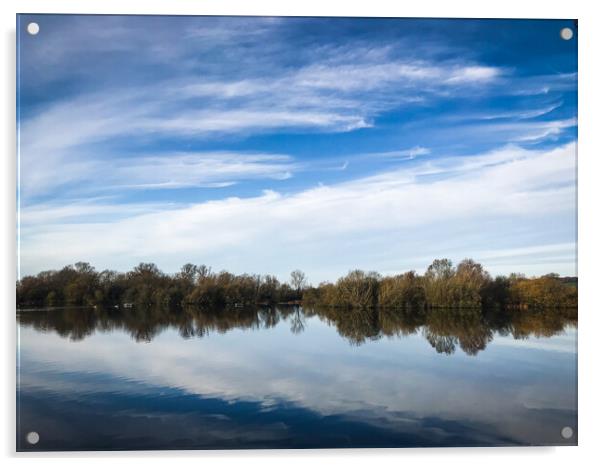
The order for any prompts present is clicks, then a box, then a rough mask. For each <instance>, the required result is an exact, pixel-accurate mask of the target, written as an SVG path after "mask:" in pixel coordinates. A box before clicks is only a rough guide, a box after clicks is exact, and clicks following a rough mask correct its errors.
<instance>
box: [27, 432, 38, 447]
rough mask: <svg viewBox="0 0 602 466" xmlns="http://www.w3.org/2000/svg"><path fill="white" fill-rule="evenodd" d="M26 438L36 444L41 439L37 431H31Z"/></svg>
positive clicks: (30, 442)
mask: <svg viewBox="0 0 602 466" xmlns="http://www.w3.org/2000/svg"><path fill="white" fill-rule="evenodd" d="M25 438H26V439H27V443H29V444H31V445H35V444H36V443H38V442H39V441H40V434H38V433H37V432H30V433H28V434H27V437H25Z"/></svg>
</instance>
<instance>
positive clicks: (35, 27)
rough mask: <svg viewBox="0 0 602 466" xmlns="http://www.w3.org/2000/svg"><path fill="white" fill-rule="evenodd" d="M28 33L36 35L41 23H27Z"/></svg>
mask: <svg viewBox="0 0 602 466" xmlns="http://www.w3.org/2000/svg"><path fill="white" fill-rule="evenodd" d="M27 32H28V34H30V35H32V36H35V35H36V34H37V33H38V32H40V25H39V24H38V23H29V24H28V25H27Z"/></svg>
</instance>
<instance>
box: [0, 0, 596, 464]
mask: <svg viewBox="0 0 602 466" xmlns="http://www.w3.org/2000/svg"><path fill="white" fill-rule="evenodd" d="M594 5H595V2H578V1H556V0H547V1H542V2H526V1H524V0H504V1H502V2H484V1H472V0H455V1H445V0H440V1H434V0H421V1H419V2H407V3H402V2H392V1H390V0H389V1H386V0H369V1H353V0H345V1H344V0H340V1H333V0H330V1H328V0H304V1H303V0H296V1H288V2H287V1H282V0H281V1H277V0H271V1H268V0H253V1H248V0H247V1H245V0H237V1H235V0H219V1H218V0H196V1H194V0H171V1H169V2H165V1H160V0H145V1H136V0H104V1H101V0H87V1H79V2H75V1H68V0H55V1H52V2H49V1H43V0H22V1H16V0H3V1H2V2H1V3H0V8H1V9H2V16H1V21H2V39H3V47H2V54H3V57H2V62H1V66H0V69H1V70H2V71H1V72H0V75H1V79H2V87H1V90H2V94H3V99H2V102H3V108H2V112H1V113H0V118H1V120H2V124H1V125H0V127H1V128H2V131H3V137H2V139H1V140H2V142H3V149H4V151H3V154H2V169H1V170H0V173H1V176H2V183H1V185H2V188H3V189H2V191H3V192H2V202H1V204H0V205H1V207H2V218H3V220H4V224H3V226H4V228H2V243H1V245H2V248H1V249H0V251H1V254H2V258H3V259H4V260H3V267H2V268H1V269H0V270H1V272H0V273H1V274H2V280H1V281H0V283H1V285H2V289H1V295H2V297H3V302H4V306H3V309H2V311H1V312H2V316H3V321H2V329H3V331H4V333H3V337H4V338H3V339H2V342H3V346H4V349H5V350H6V351H4V357H3V358H2V369H3V371H2V372H3V374H5V375H6V377H5V378H4V380H5V383H3V384H2V391H3V396H2V402H3V403H4V409H2V410H1V411H0V412H2V413H3V416H2V418H3V419H2V422H1V424H0V442H1V444H2V453H3V456H5V457H8V464H12V463H13V461H16V457H20V458H21V459H22V460H24V461H26V463H29V462H30V461H35V459H37V458H40V457H43V458H45V460H46V461H48V462H49V463H54V464H60V465H64V464H65V463H69V464H80V463H81V461H82V458H85V461H86V463H90V464H105V463H106V461H107V459H109V460H110V461H111V463H115V464H117V463H120V464H121V463H123V464H126V463H127V464H134V465H135V464H145V465H147V464H163V463H164V462H165V460H166V459H167V458H171V457H176V458H177V460H178V461H183V462H187V463H188V462H191V463H192V462H195V463H197V464H198V462H199V461H202V462H207V461H210V462H218V461H219V462H224V461H225V462H227V463H229V462H241V463H242V462H243V461H244V463H245V464H250V465H255V464H256V465H262V466H265V465H266V464H280V463H282V462H286V463H287V464H305V463H307V462H309V461H311V462H320V463H322V462H323V463H326V462H328V463H329V464H345V465H346V466H348V465H354V464H364V463H366V462H374V461H378V462H379V463H382V464H396V465H398V464H400V462H402V461H416V462H424V461H428V462H431V461H436V462H445V463H446V464H449V463H451V462H454V463H455V462H458V463H461V464H462V465H472V464H475V465H479V466H482V465H483V463H484V462H486V463H487V465H488V466H490V465H498V464H500V465H504V466H507V464H508V462H515V461H519V462H520V463H522V462H523V461H524V462H527V461H528V462H529V464H532V465H536V464H545V465H546V466H552V465H563V466H567V465H568V464H589V463H594V461H595V460H594V459H595V458H596V456H598V457H600V456H601V455H600V452H599V451H598V450H599V449H598V445H599V444H600V443H601V442H600V441H599V439H598V436H599V433H600V432H601V431H602V429H600V426H599V419H598V414H599V406H600V402H599V397H600V395H601V394H602V389H601V388H602V387H601V384H600V370H599V368H600V366H601V364H600V362H599V361H598V360H597V358H596V352H597V350H599V348H597V346H598V345H597V343H598V340H599V337H598V330H599V329H600V328H602V321H601V318H600V316H601V315H602V307H601V306H600V304H599V303H598V302H597V301H595V297H596V294H595V291H596V285H597V286H598V288H599V287H600V284H599V282H600V280H601V277H600V264H601V263H602V261H601V259H602V258H601V257H600V247H599V242H600V240H601V239H602V232H601V231H600V230H601V229H600V211H601V210H602V209H601V207H600V200H601V199H602V195H601V192H600V191H601V190H600V186H601V185H602V180H600V177H601V176H602V171H601V170H600V165H601V164H600V160H601V159H602V150H600V149H601V147H600V143H599V141H598V140H597V138H596V137H595V136H596V130H598V133H599V132H600V125H601V123H600V119H599V115H598V109H599V108H601V104H602V102H601V99H600V83H602V75H601V72H600V59H599V57H598V56H596V54H597V53H598V54H599V53H600V50H602V47H601V40H600V39H601V37H602V28H601V27H600V16H599V15H596V11H595V6H594ZM16 13H102V14H110V13H113V14H188V15H192V14H206V15H208V14H209V15H210V14H213V15H218V14H233V15H234V14H235V15H270V16H276V15H284V16H405V17H410V16H412V17H475V18H478V17H490V18H496V17H497V18H578V19H579V170H578V171H579V173H578V175H579V252H580V254H579V302H580V306H579V308H580V316H579V340H580V344H579V445H580V446H579V447H559V448H474V449H467V448H455V449H405V450H403V449H402V450H310V451H301V450H297V451H294V450H288V451H278V450H269V451H233V452H232V451H231V452H125V453H124V452H121V453H53V454H49V453H45V454H18V455H17V454H15V453H14V450H15V422H14V421H15V391H14V387H15V345H16V343H15V319H14V313H13V312H14V311H13V310H14V308H15V307H14V302H15V301H14V283H15V278H16V272H15V270H16V263H15V250H16V243H15V231H16V230H15V175H16V161H15V22H16V20H15V14H16ZM520 463H519V464H520Z"/></svg>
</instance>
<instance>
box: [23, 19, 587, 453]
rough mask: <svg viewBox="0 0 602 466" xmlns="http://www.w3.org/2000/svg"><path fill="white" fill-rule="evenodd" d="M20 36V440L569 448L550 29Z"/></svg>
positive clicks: (557, 48) (570, 332)
mask: <svg viewBox="0 0 602 466" xmlns="http://www.w3.org/2000/svg"><path fill="white" fill-rule="evenodd" d="M17 36H18V99H17V117H18V129H19V135H18V136H19V139H18V141H19V147H18V156H19V180H18V188H19V189H18V203H19V204H18V216H19V217H18V218H19V222H18V227H19V230H18V246H19V251H18V256H19V271H18V277H19V280H18V282H17V290H16V291H17V311H16V319H17V322H18V333H19V334H18V342H19V346H18V361H17V362H18V366H17V370H18V379H17V380H18V386H17V449H18V450H20V451H51V450H129V449H132V450H138V449H241V448H242V449H246V448H323V447H327V448H342V447H439V446H510V445H576V444H577V434H578V432H577V345H576V343H577V272H576V215H577V210H576V187H575V186H576V142H577V119H576V115H577V99H576V98H577V24H576V22H575V21H572V20H477V19H449V20H448V19H392V18H390V19H377V18H371V19H367V18H365V19H363V18H293V17H288V18H284V17H281V18H268V17H186V16H180V17H163V16H85V15H29V14H25V15H19V16H18V18H17Z"/></svg>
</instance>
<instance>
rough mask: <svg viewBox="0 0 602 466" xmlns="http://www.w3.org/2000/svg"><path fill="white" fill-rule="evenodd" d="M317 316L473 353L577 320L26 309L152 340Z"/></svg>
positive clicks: (509, 315) (375, 335) (26, 317)
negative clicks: (498, 340) (172, 333)
mask: <svg viewBox="0 0 602 466" xmlns="http://www.w3.org/2000/svg"><path fill="white" fill-rule="evenodd" d="M312 317H317V318H319V319H321V320H324V321H326V322H327V323H329V324H331V325H334V326H335V327H336V329H337V331H338V333H339V335H341V337H343V338H345V339H347V340H348V341H349V342H350V343H351V344H352V345H362V344H365V343H366V342H368V341H370V340H378V339H380V338H383V337H388V338H401V337H404V336H409V335H413V334H421V335H422V336H423V337H424V338H425V339H426V340H427V341H428V342H429V344H430V345H431V346H432V347H433V348H434V349H435V351H437V352H438V353H443V354H453V353H454V352H455V351H456V349H457V348H458V347H460V348H461V350H462V351H463V352H464V353H466V354H468V355H471V356H474V355H476V354H477V353H478V352H479V351H482V350H484V349H485V348H486V347H487V345H488V344H489V342H491V341H492V340H493V338H494V336H495V335H496V334H497V335H501V336H512V337H514V338H515V339H526V338H529V337H531V336H533V337H551V336H553V335H556V334H559V333H561V332H562V331H563V330H564V329H565V328H566V327H567V326H569V327H576V326H577V312H576V311H574V310H558V309H550V310H537V311H524V310H523V311H518V310H517V311H502V310H483V309H478V308H475V309H433V310H422V309H421V310H399V309H375V308H371V309H359V308H354V309H340V308H335V307H313V308H305V309H304V308H302V307H300V306H278V307H256V308H252V307H246V308H221V309H204V308H198V307H184V308H181V307H179V308H172V309H169V308H164V307H149V308H146V307H143V308H133V309H114V308H95V309H90V308H64V309H58V310H57V309H54V310H49V309H40V310H30V311H20V312H18V313H17V319H18V322H19V323H20V325H22V326H30V327H33V328H35V329H36V330H38V331H43V332H56V333H57V334H58V335H60V336H61V337H64V338H70V339H71V340H82V339H84V338H86V337H88V336H90V335H92V334H94V333H95V332H112V331H115V330H122V331H125V332H127V333H128V334H129V335H130V336H131V337H132V338H133V339H134V340H135V341H137V342H149V341H151V340H152V339H153V338H154V337H155V336H157V335H158V334H160V333H161V332H163V331H164V330H166V329H168V328H172V329H177V331H178V333H179V334H180V336H181V337H182V338H198V337H204V336H206V335H209V334H211V333H214V332H217V333H226V332H228V331H230V330H233V329H269V328H272V327H275V326H276V325H278V324H279V323H280V322H281V321H286V322H288V325H289V326H290V330H291V332H292V333H294V334H299V333H301V332H303V331H304V330H305V327H306V325H307V319H308V318H312Z"/></svg>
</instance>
